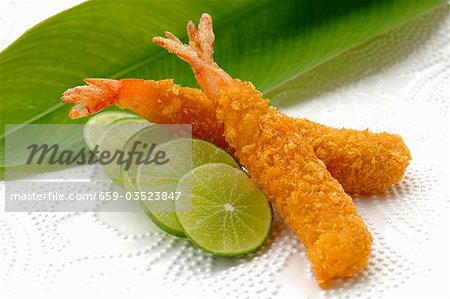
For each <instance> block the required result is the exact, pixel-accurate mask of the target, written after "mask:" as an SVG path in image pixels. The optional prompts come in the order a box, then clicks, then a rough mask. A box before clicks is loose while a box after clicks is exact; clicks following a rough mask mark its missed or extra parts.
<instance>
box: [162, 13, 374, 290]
mask: <svg viewBox="0 0 450 299" xmlns="http://www.w3.org/2000/svg"><path fill="white" fill-rule="evenodd" d="M188 35H189V40H190V45H183V44H181V42H180V41H179V40H178V39H176V38H174V37H173V34H170V33H166V36H167V37H168V38H161V37H156V38H154V39H153V41H155V42H156V43H158V44H159V45H160V46H162V47H164V48H166V49H167V50H168V51H169V52H171V53H174V54H176V55H177V56H178V57H179V58H181V59H183V60H184V61H186V62H188V63H189V64H190V65H191V67H192V70H193V72H194V74H195V77H196V79H197V82H198V83H199V85H200V86H201V88H202V89H203V91H204V92H205V94H206V95H207V96H208V97H209V98H210V99H212V101H213V102H214V105H215V107H216V112H217V118H218V120H219V121H221V122H223V123H224V129H225V131H224V133H225V134H224V135H225V139H226V141H227V142H228V144H229V145H230V146H232V147H233V148H234V149H235V151H236V152H235V154H236V156H237V157H238V159H239V161H240V163H241V164H242V165H243V166H244V167H245V168H246V169H247V171H248V173H249V175H250V176H251V178H252V180H253V181H254V182H255V183H256V184H257V185H258V186H259V187H261V189H262V190H263V191H264V192H265V194H266V195H267V196H268V198H269V199H270V200H271V202H272V203H273V205H274V206H275V208H276V210H277V211H278V213H279V214H280V215H281V216H282V217H283V218H284V219H285V221H286V222H287V224H288V225H289V226H290V228H291V229H292V230H293V231H294V233H295V234H296V235H297V236H298V237H299V238H300V240H301V241H302V242H303V244H304V245H305V248H306V250H307V254H308V258H309V259H310V261H311V263H312V266H313V270H314V272H315V274H316V279H317V281H318V283H319V284H320V285H321V286H326V285H327V284H329V283H330V282H331V281H333V279H335V278H346V277H351V276H352V275H354V274H355V273H356V272H358V271H360V270H361V269H362V268H364V267H365V266H366V265H367V263H368V259H369V255H370V251H371V243H372V238H371V235H370V233H369V232H368V230H367V228H366V226H365V224H364V222H363V220H362V219H361V217H360V216H359V215H358V213H357V211H356V208H355V205H354V204H353V201H352V199H351V198H350V197H349V196H348V195H347V194H346V193H345V191H344V189H343V188H342V186H341V185H340V184H339V182H338V181H337V180H336V179H334V178H333V177H332V176H331V174H330V173H329V172H328V171H327V169H326V167H325V164H324V163H323V162H322V161H321V160H319V159H318V158H317V156H316V155H315V153H314V151H313V148H312V146H311V145H310V144H309V143H308V142H306V140H305V139H304V138H303V137H302V136H301V134H299V132H298V130H297V129H296V127H297V126H296V122H295V121H292V119H291V118H289V117H287V116H286V115H284V114H282V113H279V112H278V111H277V110H276V108H274V107H268V103H269V101H268V100H265V99H263V97H262V94H261V93H260V92H258V91H257V90H256V89H255V88H254V86H253V85H252V84H251V83H246V82H242V81H240V80H237V79H232V78H231V77H230V76H229V75H228V74H227V73H226V72H225V71H223V70H222V69H220V68H219V67H218V65H217V64H216V63H214V61H213V43H214V33H213V30H212V20H211V17H210V16H209V15H208V14H203V15H202V17H201V19H200V23H199V28H198V31H197V30H196V29H195V27H193V24H192V23H191V22H190V23H188Z"/></svg>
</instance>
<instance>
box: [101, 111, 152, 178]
mask: <svg viewBox="0 0 450 299" xmlns="http://www.w3.org/2000/svg"><path fill="white" fill-rule="evenodd" d="M149 125H150V123H149V122H148V121H147V120H145V119H143V118H136V117H130V118H120V119H117V120H115V121H113V122H112V123H111V124H109V125H108V126H107V127H106V128H105V130H104V132H103V134H102V136H101V137H100V140H99V141H97V144H98V150H99V151H100V152H101V153H102V152H109V153H111V155H113V154H114V153H116V152H117V151H123V147H124V146H125V144H126V142H127V140H128V139H129V138H130V136H132V135H133V134H134V133H136V132H137V131H139V130H141V129H142V128H144V127H146V126H149ZM94 144H95V143H94ZM94 146H95V145H94ZM126 158H127V155H126V153H124V159H126ZM102 166H103V170H104V171H105V173H106V174H107V175H108V176H109V177H110V178H111V180H113V181H114V182H116V183H117V184H119V185H122V177H121V174H120V167H121V165H120V164H118V163H117V160H116V161H113V162H111V163H107V164H104V165H102Z"/></svg>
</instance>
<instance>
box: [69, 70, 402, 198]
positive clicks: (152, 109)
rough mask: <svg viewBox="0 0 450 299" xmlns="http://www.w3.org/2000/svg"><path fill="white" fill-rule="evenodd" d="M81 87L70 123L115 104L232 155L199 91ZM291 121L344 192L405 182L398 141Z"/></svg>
mask: <svg viewBox="0 0 450 299" xmlns="http://www.w3.org/2000/svg"><path fill="white" fill-rule="evenodd" d="M85 81H86V82H87V83H88V84H89V86H79V87H75V88H72V89H69V90H67V91H66V92H65V93H64V95H63V98H62V101H63V102H65V103H76V105H75V106H73V107H72V109H71V111H70V114H69V116H70V117H71V118H79V117H84V116H87V115H89V114H91V113H95V112H97V111H99V110H101V109H103V108H106V107H107V106H109V105H113V104H114V105H116V106H118V107H120V108H122V109H130V110H132V111H134V112H135V113H137V114H139V115H141V116H142V117H144V118H146V119H148V120H149V121H151V122H155V123H161V124H167V123H177V124H183V123H190V124H192V126H193V127H192V133H193V136H194V137H197V138H201V139H205V140H208V141H211V142H213V143H215V144H216V145H218V146H220V147H222V148H224V149H226V150H228V151H229V152H230V153H233V152H234V151H233V149H232V148H231V147H230V146H229V145H228V143H227V142H226V140H225V138H224V135H223V133H224V128H223V124H222V123H220V122H219V120H218V119H217V117H216V108H215V106H214V105H213V103H212V101H211V100H210V99H209V98H208V97H207V96H206V95H205V94H204V93H203V92H202V91H201V90H198V89H194V88H186V87H180V86H179V85H176V84H173V82H172V80H161V81H152V80H142V79H121V80H110V79H86V80H85ZM289 119H290V121H291V122H295V124H296V125H295V129H296V130H298V131H299V132H300V133H301V134H302V135H303V137H304V138H305V139H306V140H307V141H308V142H309V143H310V144H311V145H312V146H313V148H314V152H315V153H316V155H317V157H318V158H319V159H320V160H322V161H323V162H324V163H325V165H326V166H327V169H328V171H330V172H331V174H332V175H333V177H334V178H336V179H337V180H338V181H339V182H340V183H341V185H342V186H343V187H344V190H345V191H346V192H349V193H366V194H367V193H379V192H383V191H384V190H385V189H386V188H388V187H389V186H390V185H392V184H394V183H397V182H399V181H400V180H401V178H402V177H403V173H404V172H405V169H406V166H407V165H408V162H409V160H410V155H409V151H408V148H407V147H406V145H405V144H404V142H403V140H402V138H401V137H400V136H399V135H394V134H388V133H384V132H383V133H372V132H369V131H368V130H366V131H357V130H351V129H335V128H331V127H327V126H324V125H321V124H318V123H315V122H311V121H308V120H307V119H295V118H289Z"/></svg>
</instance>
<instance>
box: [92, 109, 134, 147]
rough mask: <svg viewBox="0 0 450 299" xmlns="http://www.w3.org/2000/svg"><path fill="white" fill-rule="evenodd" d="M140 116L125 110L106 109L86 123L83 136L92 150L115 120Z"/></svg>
mask: <svg viewBox="0 0 450 299" xmlns="http://www.w3.org/2000/svg"><path fill="white" fill-rule="evenodd" d="M130 117H135V118H140V116H138V115H136V114H133V113H131V112H125V111H105V112H100V113H97V114H95V115H93V116H92V117H91V118H90V119H89V121H88V122H87V123H86V124H85V125H84V129H83V136H84V140H85V141H86V144H87V146H88V147H89V148H90V149H91V150H92V149H94V147H95V145H96V144H97V143H98V140H99V139H100V137H101V136H102V135H103V132H104V130H105V128H106V127H107V126H108V125H109V124H111V123H112V122H113V121H115V120H118V119H121V118H130Z"/></svg>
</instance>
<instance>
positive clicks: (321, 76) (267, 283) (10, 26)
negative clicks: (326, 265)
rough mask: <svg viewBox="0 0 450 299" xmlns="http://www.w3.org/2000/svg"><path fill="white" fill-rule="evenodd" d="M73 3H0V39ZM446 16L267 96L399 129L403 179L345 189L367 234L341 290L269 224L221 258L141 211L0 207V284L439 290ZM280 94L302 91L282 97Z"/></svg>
mask: <svg viewBox="0 0 450 299" xmlns="http://www.w3.org/2000/svg"><path fill="white" fill-rule="evenodd" d="M80 2H82V1H72V0H71V1H67V0H66V1H58V0H54V1H0V32H1V34H0V39H1V40H0V42H1V45H0V47H1V48H5V47H6V46H8V45H9V44H10V43H11V42H13V41H14V40H15V39H16V38H17V37H19V36H20V35H21V34H22V33H23V32H25V31H26V30H27V29H28V28H30V27H31V26H33V25H34V24H36V23H38V22H40V21H41V20H44V19H45V18H47V17H49V16H51V15H53V14H55V13H57V12H59V11H61V10H63V9H66V8H69V7H71V6H72V5H75V4H77V3H80ZM448 28H450V13H449V9H448V8H441V9H440V10H437V11H434V12H432V13H431V14H428V15H427V16H424V17H421V18H419V19H418V20H414V21H413V22H411V23H408V24H407V25H405V26H402V27H401V28H399V29H397V30H395V31H393V32H391V33H389V34H387V35H384V36H381V37H379V38H377V39H375V40H373V41H370V42H369V43H367V44H365V45H363V46H361V47H358V48H356V49H354V50H352V51H350V52H348V53H346V54H344V55H342V56H341V57H339V58H337V59H335V60H333V61H331V62H329V63H326V64H324V65H322V66H321V67H319V68H318V69H316V70H313V71H312V72H310V73H308V74H307V75H305V76H303V77H302V78H300V79H299V80H296V81H295V82H292V83H290V84H288V86H287V87H286V88H285V89H284V90H283V92H280V93H279V94H278V95H277V96H276V97H275V98H274V99H273V100H274V101H277V102H278V103H279V105H280V106H281V107H282V110H283V111H285V112H286V113H288V114H291V115H294V116H299V117H308V118H310V119H312V120H315V121H320V122H322V123H325V124H328V125H334V126H337V127H341V126H347V127H354V128H360V129H363V128H367V127H368V128H370V129H371V130H375V131H389V132H395V133H399V134H401V135H402V136H403V137H404V139H405V142H406V143H407V144H408V145H409V147H410V149H411V153H412V156H413V161H412V163H411V165H410V167H409V168H408V170H407V173H406V176H405V179H404V180H403V181H402V183H400V184H399V185H398V186H395V187H393V188H391V189H390V190H389V192H387V194H386V195H380V196H373V197H371V198H355V201H356V203H357V205H358V209H359V211H360V212H361V214H362V216H363V217H364V218H365V220H366V222H367V223H368V226H369V228H370V230H371V231H372V234H373V236H374V250H373V257H372V259H371V264H370V265H369V267H368V269H366V270H365V271H364V272H363V273H362V274H361V275H359V276H358V277H356V278H355V280H352V281H350V282H348V283H347V284H345V285H344V286H343V287H342V288H340V289H336V290H331V291H323V290H320V289H319V288H318V287H317V286H316V284H315V282H314V278H313V276H312V274H311V272H310V270H309V265H308V262H307V261H306V260H305V254H304V250H303V248H302V246H301V245H300V244H299V243H298V241H297V240H296V239H295V238H294V237H293V236H292V234H291V233H290V232H289V230H288V229H286V228H285V227H284V226H283V224H281V223H278V224H276V226H275V233H274V236H273V238H272V240H271V242H270V244H269V245H268V246H267V248H265V249H264V250H263V251H261V252H260V253H258V254H257V255H256V257H246V258H242V259H228V260H227V259H218V258H214V257H211V256H209V255H206V254H203V253H202V252H201V251H199V250H197V249H195V248H193V247H192V246H191V245H190V244H189V243H188V242H185V241H180V240H175V239H173V238H171V237H170V236H166V235H165V234H164V233H161V232H159V231H158V230H157V229H156V228H155V227H153V226H151V224H150V222H149V220H148V219H147V218H146V217H145V215H142V214H138V215H137V214H131V213H115V214H114V213H103V212H101V211H98V212H96V213H85V214H80V213H58V214H46V213H34V214H25V213H5V212H0V238H1V239H0V243H1V245H0V246H1V250H2V251H1V254H2V258H1V262H0V272H1V275H0V279H1V280H0V294H1V295H3V296H15V295H25V296H39V295H42V296H70V295H79V296H83V295H88V296H96V295H106V296H112V295H116V296H134V295H143V294H145V295H152V296H154V297H158V296H164V295H165V296H176V295H178V296H180V297H186V296H203V297H206V298H208V297H211V296H214V297H237V296H241V295H245V296H250V297H259V298H260V297H279V298H281V297H289V298H306V297H321V296H324V297H334V296H336V297H349V298H353V297H355V296H360V297H363V298H366V297H373V298H383V297H386V298H399V297H408V298H411V297H418V298H424V297H429V298H444V297H447V298H448V282H449V280H448V278H449V275H448V262H449V260H448V252H449V246H448V240H449V238H448V236H449V227H448V225H449V221H448V219H449V218H448V216H449V215H448V208H449V188H448V187H449V181H450V180H449V171H448V170H449V167H448V163H449V159H448V156H449V154H448V153H449V146H448V145H449V144H448V141H449V139H448V133H449V126H448V125H449V102H450V98H449V97H450V96H449V95H450V93H449V92H450V90H449V86H450V80H449V78H450V46H449V42H450V36H449V31H448ZM336 70H337V71H336ZM0 71H1V70H0ZM331 71H333V73H334V74H336V72H337V73H339V74H340V76H335V75H334V76H333V77H331V76H329V73H331ZM24 84H26V82H24ZM292 95H296V96H298V98H299V99H306V101H301V102H300V101H299V103H298V104H295V105H287V104H284V103H285V102H284V98H285V97H287V96H289V97H292ZM81 171H86V172H87V170H81ZM0 188H1V189H3V188H4V183H2V185H1V187H0ZM1 191H3V190H1ZM1 208H2V210H3V209H4V202H3V203H2V207H1Z"/></svg>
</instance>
